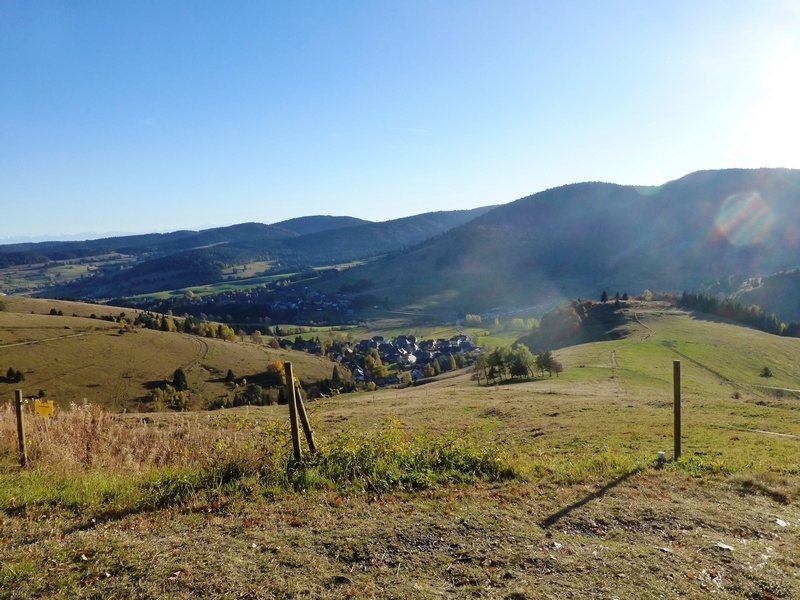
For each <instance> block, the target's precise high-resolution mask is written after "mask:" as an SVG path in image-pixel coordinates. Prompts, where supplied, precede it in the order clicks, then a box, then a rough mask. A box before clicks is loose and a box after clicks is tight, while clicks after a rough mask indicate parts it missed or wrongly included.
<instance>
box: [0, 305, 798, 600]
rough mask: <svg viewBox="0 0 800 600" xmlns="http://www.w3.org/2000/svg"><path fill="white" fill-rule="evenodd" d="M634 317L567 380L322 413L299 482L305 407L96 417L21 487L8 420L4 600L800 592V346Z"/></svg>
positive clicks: (411, 393) (343, 399) (348, 401)
mask: <svg viewBox="0 0 800 600" xmlns="http://www.w3.org/2000/svg"><path fill="white" fill-rule="evenodd" d="M630 317H631V319H630V320H629V322H628V324H627V325H626V326H625V327H626V332H625V334H626V335H625V337H624V338H623V339H620V340H616V341H613V342H598V343H593V344H586V345H582V346H575V347H571V348H566V349H563V350H559V351H558V352H556V357H557V358H558V360H560V361H561V362H562V363H563V364H564V367H565V370H564V372H563V373H561V374H560V376H558V377H552V378H551V377H544V378H536V379H532V380H527V381H506V382H503V383H502V384H499V385H493V386H478V385H477V384H476V383H475V382H474V381H473V380H472V379H471V377H470V374H469V373H468V372H466V371H457V372H454V373H447V374H444V375H442V376H440V377H438V378H435V379H434V380H431V381H429V382H428V383H425V384H423V385H417V386H414V387H410V388H406V389H386V390H379V391H376V392H370V393H359V394H351V395H345V396H338V397H334V398H332V399H329V400H324V401H318V402H314V403H309V404H308V408H309V412H310V417H311V420H312V424H313V426H314V431H315V436H316V439H317V442H318V446H319V452H318V454H317V455H316V456H313V457H312V456H309V455H308V454H306V458H305V460H304V461H303V462H302V463H300V464H294V462H293V461H291V460H290V450H291V444H290V442H289V438H288V415H287V414H286V413H287V409H286V407H285V406H268V407H259V408H254V407H241V408H237V409H232V410H226V411H214V412H212V413H204V412H194V413H164V414H161V415H148V418H147V419H142V418H141V417H140V416H138V415H133V414H127V415H119V414H111V413H109V412H107V411H103V410H101V409H100V408H98V407H97V406H92V405H89V406H81V405H76V406H73V407H70V408H64V409H62V410H59V411H56V414H55V416H54V417H53V418H52V419H44V418H38V419H34V418H33V417H29V420H28V430H29V437H28V439H29V457H30V466H29V468H27V469H25V470H20V469H18V468H17V466H16V458H17V455H16V437H15V425H14V416H13V411H12V410H11V407H10V406H9V405H6V407H5V408H3V409H1V410H0V418H1V419H2V420H1V421H0V428H1V429H2V435H1V436H0V440H2V444H3V445H2V447H0V511H2V512H0V563H2V566H0V597H2V598H29V597H50V598H73V597H117V598H165V597H169V598H196V597H207V598H218V597H233V598H352V597H367V598H432V597H447V598H475V597H481V598H503V599H514V600H520V599H524V598H531V599H532V598H609V599H610V598H613V597H618V598H659V597H664V598H673V597H688V598H696V597H705V596H706V595H708V594H714V595H715V597H720V598H794V597H800V584H799V583H798V581H800V559H798V557H800V508H798V502H799V501H800V400H798V398H797V395H796V394H795V393H794V392H792V391H791V390H798V389H800V374H798V372H797V369H796V357H797V356H800V340H797V339H784V338H777V337H775V336H769V335H767V334H764V333H761V332H757V331H753V330H749V329H745V328H742V327H740V326H736V325H732V324H729V323H724V322H719V321H716V320H712V319H706V318H702V317H701V316H700V315H690V314H687V313H684V312H680V311H677V310H674V309H670V308H668V307H666V306H662V305H658V304H638V305H636V306H635V308H634V309H631V314H630ZM31 335H32V334H31ZM98 335H100V334H98ZM123 337H125V336H123ZM209 341H210V340H209ZM229 345H234V344H229ZM238 345H241V346H244V345H243V344H238ZM676 359H677V360H680V361H681V368H682V369H681V371H682V382H683V386H682V390H683V403H682V407H683V438H682V441H683V456H682V457H681V459H680V460H674V457H673V456H672V419H673V415H672V370H673V361H674V360H676ZM765 366H768V367H769V368H770V370H771V371H772V373H773V375H774V376H773V377H771V378H768V379H767V378H764V377H761V375H760V374H761V371H762V369H763V367H765ZM768 388H769V389H768ZM659 450H663V451H665V452H666V454H667V458H668V460H667V461H666V463H665V464H664V465H658V464H657V463H656V460H655V459H656V453H657V452H658V451H659Z"/></svg>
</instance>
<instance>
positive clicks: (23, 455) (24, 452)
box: [14, 390, 28, 468]
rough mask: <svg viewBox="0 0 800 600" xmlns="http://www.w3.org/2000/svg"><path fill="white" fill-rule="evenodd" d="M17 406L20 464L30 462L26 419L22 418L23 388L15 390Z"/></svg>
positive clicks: (21, 465)
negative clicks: (26, 439) (26, 438)
mask: <svg viewBox="0 0 800 600" xmlns="http://www.w3.org/2000/svg"><path fill="white" fill-rule="evenodd" d="M14 396H15V402H14V404H15V406H16V411H17V438H18V439H19V466H20V467H23V468H24V467H25V466H26V465H27V464H28V446H27V445H26V443H25V421H24V420H23V418H22V390H15V392H14Z"/></svg>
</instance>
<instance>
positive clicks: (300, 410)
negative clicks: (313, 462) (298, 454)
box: [295, 388, 317, 454]
mask: <svg viewBox="0 0 800 600" xmlns="http://www.w3.org/2000/svg"><path fill="white" fill-rule="evenodd" d="M295 398H297V414H298V415H299V416H300V424H301V425H302V426H303V433H305V434H306V442H308V450H309V452H311V454H316V453H317V444H316V443H315V442H314V432H313V431H311V423H309V421H308V413H306V407H305V405H304V404H303V397H302V396H301V395H300V389H299V388H297V389H296V390H295Z"/></svg>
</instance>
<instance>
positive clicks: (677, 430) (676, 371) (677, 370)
mask: <svg viewBox="0 0 800 600" xmlns="http://www.w3.org/2000/svg"><path fill="white" fill-rule="evenodd" d="M672 385H673V395H674V402H673V413H674V415H673V416H674V423H673V433H672V435H673V442H674V444H675V450H674V455H675V460H678V459H679V458H680V457H681V361H679V360H674V361H672Z"/></svg>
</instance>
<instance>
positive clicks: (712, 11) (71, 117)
mask: <svg viewBox="0 0 800 600" xmlns="http://www.w3.org/2000/svg"><path fill="white" fill-rule="evenodd" d="M799 107H800V0H791V1H790V0H758V1H756V0H672V1H669V2H667V1H662V0H655V1H652V2H650V1H648V2H642V1H641V0H598V1H588V2H587V1H585V0H579V1H569V0H567V1H563V0H558V1H555V0H551V1H549V2H540V1H537V0H524V1H515V0H501V1H496V0H402V1H395V0H381V1H377V2H376V1H374V0H363V1H362V0H342V1H337V2H330V1H329V0H320V1H308V0H292V1H277V0H276V1H271V0H259V1H254V2H248V1H244V0H242V1H239V0H237V1H229V2H201V1H196V0H193V1H182V0H170V1H169V2H163V1H161V0H159V1H147V0H137V1H135V2H99V1H96V0H66V1H40V0H0V211H2V212H0V215H2V216H0V241H1V242H5V243H8V242H11V241H24V240H42V239H84V238H96V237H102V236H104V235H110V234H120V233H143V232H154V231H174V230H178V229H202V228H207V227H216V226H223V225H231V224H235V223H243V222H249V221H257V222H261V223H277V222H280V221H283V220H286V219H290V218H294V217H301V216H308V215H320V214H323V215H347V216H353V217H358V218H362V219H367V220H370V221H386V220H390V219H395V218H400V217H404V216H409V215H416V214H420V213H425V212H431V211H438V210H457V209H469V208H475V207H479V206H488V205H495V204H505V203H508V202H511V201H513V200H516V199H518V198H521V197H524V196H528V195H530V194H533V193H536V192H539V191H542V190H545V189H548V188H552V187H556V186H560V185H565V184H569V183H576V182H581V181H607V182H613V183H620V184H634V185H660V184H663V183H666V182H667V181H671V180H674V179H677V178H679V177H682V176H683V175H686V174H688V173H691V172H694V171H698V170H701V169H717V168H731V167H744V168H758V167H789V168H800V145H799V142H798V141H799V140H800V108H799Z"/></svg>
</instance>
